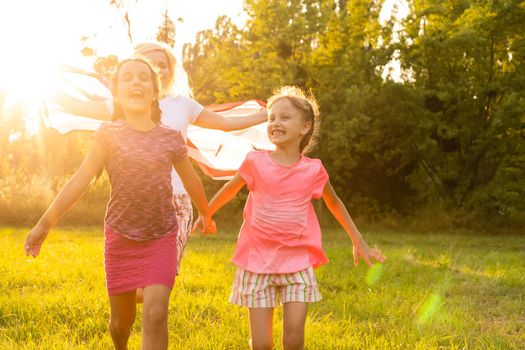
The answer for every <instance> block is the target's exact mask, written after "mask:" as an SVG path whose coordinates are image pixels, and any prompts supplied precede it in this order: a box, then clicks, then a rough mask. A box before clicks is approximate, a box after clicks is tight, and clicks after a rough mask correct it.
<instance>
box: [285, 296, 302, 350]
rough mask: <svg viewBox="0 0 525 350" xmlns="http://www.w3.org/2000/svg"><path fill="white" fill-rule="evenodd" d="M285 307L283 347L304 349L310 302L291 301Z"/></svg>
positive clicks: (296, 349)
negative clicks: (305, 324) (305, 327)
mask: <svg viewBox="0 0 525 350" xmlns="http://www.w3.org/2000/svg"><path fill="white" fill-rule="evenodd" d="M283 307H284V313H283V349H284V350H302V349H304V323H305V321H306V313H307V312H308V303H302V302H289V303H285V304H284V306H283Z"/></svg>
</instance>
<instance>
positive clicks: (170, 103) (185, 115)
mask: <svg viewBox="0 0 525 350" xmlns="http://www.w3.org/2000/svg"><path fill="white" fill-rule="evenodd" d="M159 106H160V110H161V111H162V117H161V122H162V124H164V125H166V126H169V127H170V128H172V129H176V130H179V131H180V132H181V134H182V136H183V137H184V140H187V139H188V126H189V125H190V124H192V123H194V122H195V120H197V117H198V116H199V114H201V112H202V110H203V109H204V107H203V106H202V105H201V104H199V103H198V102H196V101H194V100H192V99H189V98H187V97H184V96H181V95H177V96H166V97H165V98H163V99H162V100H160V102H159ZM171 186H172V187H173V194H186V193H187V192H186V190H185V189H184V185H183V184H182V180H181V179H180V177H179V174H177V172H176V171H175V169H173V170H172V172H171Z"/></svg>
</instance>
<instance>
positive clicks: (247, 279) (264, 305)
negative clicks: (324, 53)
mask: <svg viewBox="0 0 525 350" xmlns="http://www.w3.org/2000/svg"><path fill="white" fill-rule="evenodd" d="M268 110H269V122H268V137H269V138H270V140H271V142H272V143H274V144H275V146H276V149H275V151H260V152H258V151H255V152H252V153H250V154H248V156H247V157H246V159H245V161H244V163H243V164H242V165H241V167H240V169H239V171H238V173H237V174H236V175H235V176H234V177H233V179H231V180H230V181H229V182H228V183H226V185H224V187H223V188H222V189H221V190H220V191H219V192H218V193H217V194H216V195H215V197H214V198H213V199H212V200H211V202H210V215H213V214H214V213H215V212H216V211H217V210H219V209H220V208H221V207H222V206H224V205H225V204H226V203H228V201H230V200H231V199H232V198H233V197H234V196H235V194H237V192H239V190H240V189H241V188H242V187H243V186H244V185H245V184H246V186H247V187H248V190H249V191H250V194H249V196H248V199H247V201H246V205H245V208H244V223H243V225H242V227H241V231H240V233H239V238H238V241H237V246H236V249H235V253H234V256H233V259H232V261H233V263H234V264H235V265H236V266H237V270H236V273H235V279H234V283H233V289H232V293H231V296H230V301H231V302H232V303H235V304H238V305H241V306H247V307H248V308H249V310H250V330H251V346H252V348H253V349H272V347H273V336H272V320H273V310H274V308H275V307H276V306H279V305H280V304H283V307H284V315H283V339H282V341H283V348H284V349H302V348H303V346H304V324H305V320H306V313H307V309H308V303H309V302H315V301H318V300H320V299H321V295H320V294H319V290H318V288H317V282H316V280H315V276H314V272H313V268H315V267H317V266H320V265H322V264H325V263H327V262H328V259H327V257H326V255H325V253H324V252H323V249H322V246H321V230H320V228H319V223H318V221H317V218H316V216H315V212H314V209H313V206H312V199H320V198H323V200H324V201H325V203H326V205H327V206H328V208H329V209H330V212H331V213H332V214H333V215H334V216H335V218H336V219H337V220H338V222H339V223H340V224H341V226H343V228H344V229H345V231H346V232H347V233H348V234H349V235H350V238H351V239H352V243H353V245H354V251H353V256H354V263H355V264H357V263H358V261H359V257H361V258H362V259H363V260H364V261H365V262H366V263H367V264H368V265H372V260H376V261H379V262H382V261H383V260H384V259H385V257H384V256H383V254H382V253H381V251H380V250H379V249H375V248H374V249H372V248H370V247H369V246H368V245H367V244H366V243H365V241H364V240H363V237H362V236H361V234H360V233H359V230H358V229H357V227H356V226H355V225H354V223H353V221H352V219H351V218H350V215H349V214H348V211H347V210H346V208H345V206H344V204H343V203H342V202H341V200H340V199H339V198H338V197H337V195H336V193H335V192H334V189H333V188H332V185H330V181H329V180H328V174H327V173H326V170H325V168H324V167H323V164H322V163H321V161H320V160H319V159H312V158H308V157H306V156H304V155H303V153H304V151H305V149H306V147H307V146H308V145H309V143H310V140H311V139H312V138H313V137H314V134H315V131H316V129H317V127H318V125H317V123H316V119H317V118H318V115H319V113H318V110H317V106H316V103H315V100H314V99H313V98H307V97H306V96H305V95H304V94H303V93H302V92H301V91H300V90H299V89H297V88H294V87H284V88H281V89H280V91H279V92H278V93H277V94H275V95H274V96H272V97H271V98H270V99H269V101H268ZM208 222H210V223H211V224H210V225H208V227H207V228H206V231H208V232H213V231H214V227H212V224H213V222H211V221H208ZM196 225H199V226H200V227H202V225H203V224H202V222H200V221H198V222H197V223H196Z"/></svg>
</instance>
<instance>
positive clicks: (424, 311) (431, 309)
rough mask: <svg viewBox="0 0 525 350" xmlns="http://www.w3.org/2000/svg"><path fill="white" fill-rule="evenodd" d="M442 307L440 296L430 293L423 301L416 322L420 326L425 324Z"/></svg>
mask: <svg viewBox="0 0 525 350" xmlns="http://www.w3.org/2000/svg"><path fill="white" fill-rule="evenodd" d="M441 305H442V298H441V295H439V294H438V293H432V294H430V296H429V297H428V298H427V300H425V303H424V304H423V306H422V307H421V309H420V310H419V312H418V317H417V321H418V323H420V324H425V323H426V322H428V321H429V320H430V319H431V318H432V317H433V316H434V315H435V314H436V313H437V311H438V310H439V308H440V306H441Z"/></svg>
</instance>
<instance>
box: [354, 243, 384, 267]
mask: <svg viewBox="0 0 525 350" xmlns="http://www.w3.org/2000/svg"><path fill="white" fill-rule="evenodd" d="M353 255H354V264H355V265H356V266H357V265H358V264H359V257H361V258H362V259H363V260H364V261H365V263H366V264H367V265H368V266H372V265H373V263H372V260H375V261H377V262H380V263H382V262H384V261H385V259H386V257H385V256H384V255H383V253H382V252H381V249H379V248H376V247H374V248H370V247H369V246H368V244H366V243H365V241H363V240H362V239H360V240H358V241H356V242H354V251H353Z"/></svg>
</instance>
